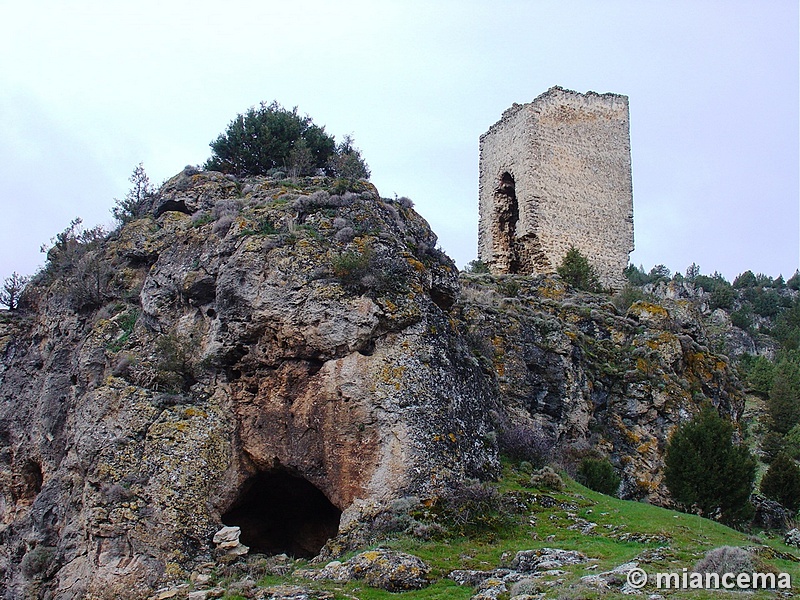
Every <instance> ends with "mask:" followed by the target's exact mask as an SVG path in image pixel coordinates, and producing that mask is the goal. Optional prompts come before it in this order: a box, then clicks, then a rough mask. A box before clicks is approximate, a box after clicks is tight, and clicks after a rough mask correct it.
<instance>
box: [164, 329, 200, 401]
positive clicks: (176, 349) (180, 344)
mask: <svg viewBox="0 0 800 600" xmlns="http://www.w3.org/2000/svg"><path fill="white" fill-rule="evenodd" d="M156 353H157V357H158V363H157V365H156V381H157V382H158V383H159V384H160V385H161V386H163V387H164V388H165V389H167V390H170V391H180V390H183V389H188V388H189V387H191V386H192V384H194V376H193V372H192V367H191V362H190V360H191V357H190V352H189V345H188V344H187V343H186V340H184V339H182V338H180V337H178V336H177V335H175V334H174V333H170V334H166V335H161V336H159V337H158V339H156Z"/></svg>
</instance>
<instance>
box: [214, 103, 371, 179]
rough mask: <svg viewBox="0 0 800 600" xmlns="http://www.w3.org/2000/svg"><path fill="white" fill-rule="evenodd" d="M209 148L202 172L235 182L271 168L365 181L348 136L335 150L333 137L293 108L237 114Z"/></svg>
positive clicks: (263, 105)
mask: <svg viewBox="0 0 800 600" xmlns="http://www.w3.org/2000/svg"><path fill="white" fill-rule="evenodd" d="M210 146H211V152H212V156H211V158H209V159H208V161H207V162H206V164H205V168H206V169H207V170H212V171H222V172H223V173H231V174H233V175H236V176H237V177H245V176H248V175H251V176H252V175H267V174H268V173H269V172H270V171H273V170H274V169H283V170H285V171H287V172H289V173H290V174H291V175H293V176H305V175H313V174H315V173H316V172H318V171H320V170H321V171H323V172H325V173H326V174H327V175H333V176H337V177H344V178H348V179H357V178H368V177H369V169H368V167H367V165H366V163H365V162H364V161H363V159H362V158H361V154H360V152H359V151H358V150H357V149H356V148H355V147H354V146H353V140H352V138H351V137H349V136H345V139H344V141H343V142H342V143H341V144H339V145H338V146H337V144H336V142H335V140H334V138H333V136H330V135H328V134H327V133H325V128H324V127H320V126H318V125H315V124H314V122H313V121H312V120H311V117H308V116H300V115H299V114H298V112H297V107H295V108H293V109H292V110H286V109H285V108H283V107H282V106H281V105H280V104H278V103H277V102H272V104H266V103H264V102H262V103H261V104H260V105H259V107H258V108H255V107H251V108H250V109H248V111H247V112H246V113H245V114H243V115H241V114H240V115H237V116H236V118H235V119H234V120H233V121H231V122H230V124H229V125H228V128H227V129H226V130H225V133H223V134H221V135H220V136H219V137H217V139H216V140H214V141H213V142H211V144H210Z"/></svg>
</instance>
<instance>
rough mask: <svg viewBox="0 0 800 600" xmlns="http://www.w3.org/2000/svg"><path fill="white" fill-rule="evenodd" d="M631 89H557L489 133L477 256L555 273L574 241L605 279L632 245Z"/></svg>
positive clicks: (611, 282) (615, 278)
mask: <svg viewBox="0 0 800 600" xmlns="http://www.w3.org/2000/svg"><path fill="white" fill-rule="evenodd" d="M629 129H630V121H629V116H628V98H627V96H621V95H619V94H596V93H594V92H588V93H586V94H580V93H578V92H573V91H571V90H565V89H563V88H560V87H553V88H550V89H549V90H548V91H547V92H545V93H544V94H542V95H540V96H539V97H537V98H536V99H535V100H534V101H533V102H530V103H528V104H522V105H520V104H514V105H513V106H512V107H511V108H509V109H508V110H506V111H505V112H504V113H503V116H502V118H501V119H500V120H499V121H498V122H497V123H495V124H494V125H492V126H491V127H490V128H489V131H487V132H486V133H485V134H483V135H482V136H481V140H480V222H479V227H478V258H479V259H480V260H482V261H483V262H485V263H486V264H487V265H488V266H489V269H490V270H491V272H492V273H516V274H537V273H554V272H555V270H556V267H557V266H558V265H559V264H560V263H561V261H562V259H563V258H564V255H565V254H566V253H567V251H568V250H569V248H570V246H575V247H576V248H578V250H580V251H581V253H582V254H583V255H584V256H586V257H587V258H588V259H589V262H590V263H591V264H592V265H593V266H594V268H595V269H596V270H597V273H598V275H599V277H600V281H601V283H602V284H603V285H604V286H607V287H611V288H619V287H622V285H623V284H624V276H623V270H624V269H625V267H627V265H628V257H629V254H630V252H631V251H633V189H632V182H631V145H630V133H629Z"/></svg>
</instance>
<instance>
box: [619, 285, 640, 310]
mask: <svg viewBox="0 0 800 600" xmlns="http://www.w3.org/2000/svg"><path fill="white" fill-rule="evenodd" d="M646 298H647V295H646V294H645V293H644V292H643V291H642V290H640V289H639V288H637V287H633V286H632V285H630V284H627V285H626V286H625V287H624V288H622V289H621V290H620V291H618V292H617V293H616V294H614V295H613V296H612V297H611V302H612V303H613V304H614V306H615V307H616V308H617V310H619V311H620V312H621V313H626V312H627V311H628V309H629V308H630V307H631V306H632V305H633V303H634V302H639V301H641V300H645V299H646Z"/></svg>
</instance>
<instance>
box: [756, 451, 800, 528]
mask: <svg viewBox="0 0 800 600" xmlns="http://www.w3.org/2000/svg"><path fill="white" fill-rule="evenodd" d="M761 491H762V492H763V494H764V495H765V496H766V497H767V498H772V499H773V500H776V501H777V502H780V503H781V504H782V505H783V506H785V507H786V508H788V509H789V510H790V511H792V513H797V511H798V510H800V468H799V467H798V466H797V463H796V462H795V461H794V459H793V458H791V457H790V456H788V455H787V454H786V453H784V452H781V453H780V454H778V455H777V456H776V457H775V459H774V460H773V461H772V464H771V465H770V466H769V469H767V472H766V473H764V478H763V479H762V480H761Z"/></svg>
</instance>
